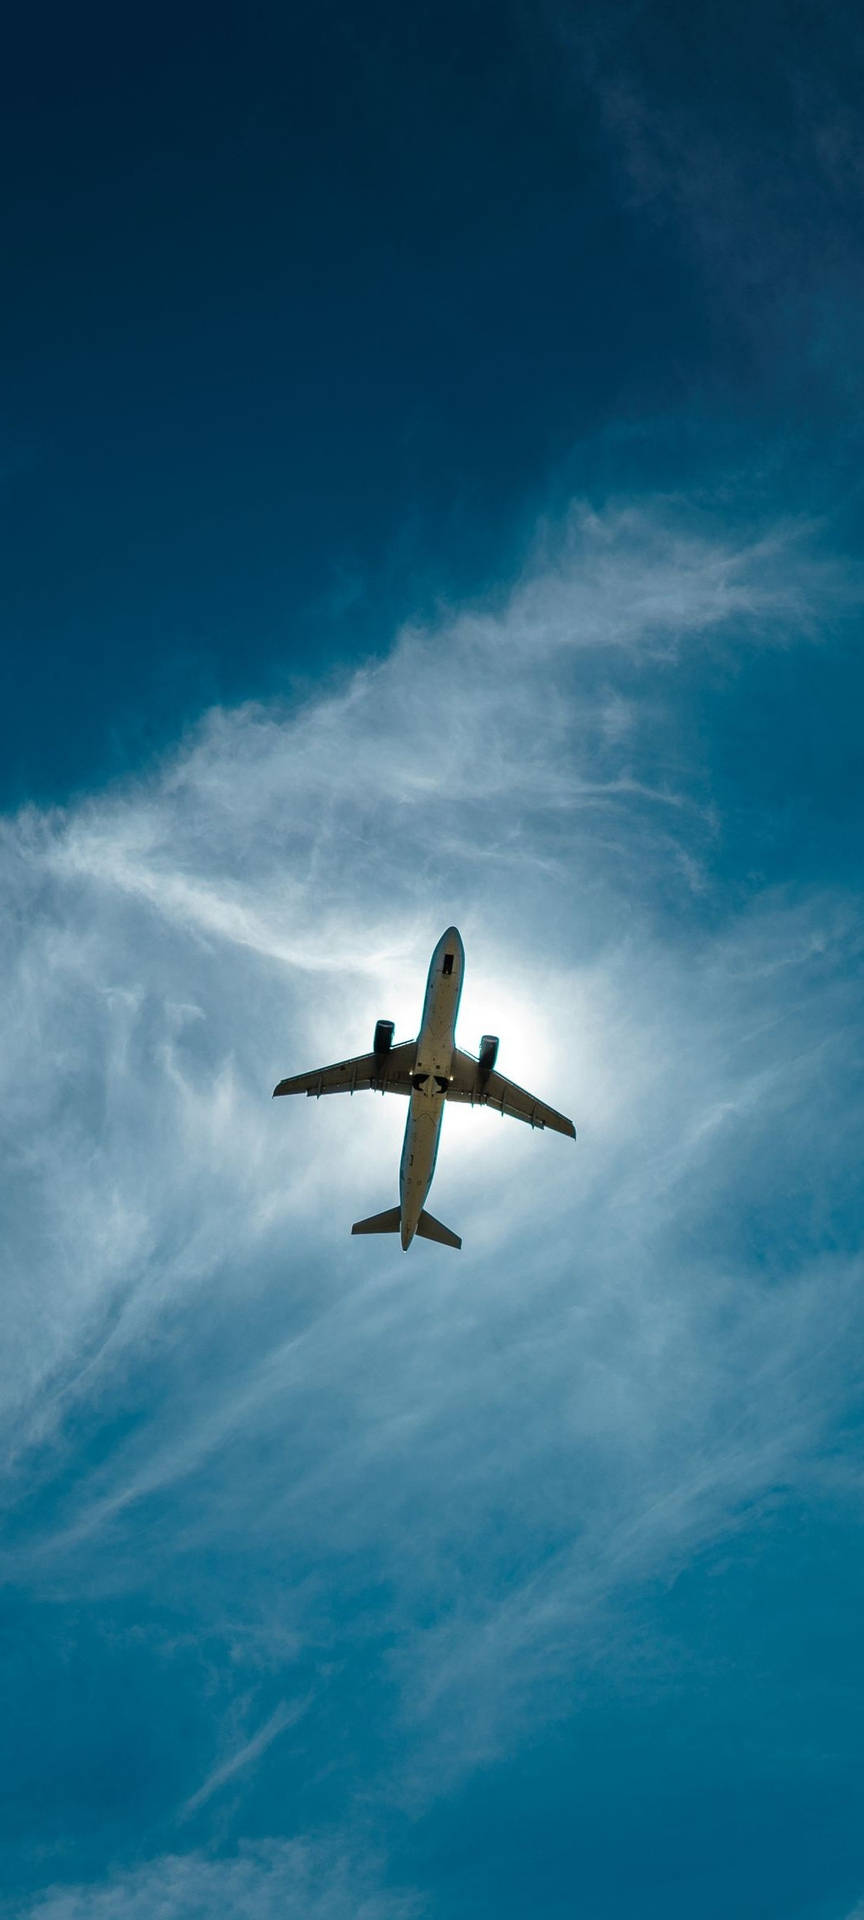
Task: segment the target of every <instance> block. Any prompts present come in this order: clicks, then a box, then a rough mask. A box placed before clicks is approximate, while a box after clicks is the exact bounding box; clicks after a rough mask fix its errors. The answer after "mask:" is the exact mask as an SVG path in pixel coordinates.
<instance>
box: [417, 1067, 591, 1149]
mask: <svg viewBox="0 0 864 1920" xmlns="http://www.w3.org/2000/svg"><path fill="white" fill-rule="evenodd" d="M445 1097H446V1098H447V1099H448V1100H461V1101H465V1102H467V1103H469V1104H470V1105H471V1106H472V1107H494V1108H495V1109H496V1111H497V1112H498V1113H509V1114H510V1115H511V1117H512V1118H513V1119H514V1120H525V1121H527V1123H528V1126H529V1127H550V1128H551V1129H552V1131H553V1132H555V1133H566V1134H569V1136H570V1138H571V1139H572V1140H575V1138H576V1128H575V1127H574V1125H573V1122H572V1120H568V1119H567V1118H566V1117H565V1115H564V1114H563V1113H556V1111H555V1108H554V1107H547V1106H546V1105H545V1104H544V1102H543V1101H542V1100H536V1099H535V1097H534V1095H533V1093H526V1092H525V1088H524V1087H517V1086H515V1085H514V1083H513V1081H512V1080H505V1078H504V1075H503V1073H495V1072H494V1071H493V1072H492V1073H482V1072H481V1070H480V1063H479V1061H478V1060H475V1059H473V1058H472V1056H471V1054H470V1053H462V1052H461V1051H460V1049H459V1048H458V1047H457V1049H456V1052H455V1053H454V1055H453V1078H452V1080H451V1082H450V1085H449V1087H448V1088H447V1093H446V1096H445Z"/></svg>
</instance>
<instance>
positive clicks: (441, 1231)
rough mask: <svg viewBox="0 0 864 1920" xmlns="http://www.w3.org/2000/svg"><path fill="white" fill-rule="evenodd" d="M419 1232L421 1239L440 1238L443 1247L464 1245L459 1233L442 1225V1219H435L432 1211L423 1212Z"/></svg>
mask: <svg viewBox="0 0 864 1920" xmlns="http://www.w3.org/2000/svg"><path fill="white" fill-rule="evenodd" d="M397 1212H398V1208H397ZM417 1232H418V1233H419V1235H420V1238H421V1240H440V1242H441V1245H442V1246H443V1247H461V1245H462V1242H461V1240H460V1238H459V1235H458V1233H451V1232H450V1228H449V1227H442V1225H441V1222H440V1220H433V1218H432V1215H431V1213H421V1215H420V1218H419V1220H418V1222H417Z"/></svg>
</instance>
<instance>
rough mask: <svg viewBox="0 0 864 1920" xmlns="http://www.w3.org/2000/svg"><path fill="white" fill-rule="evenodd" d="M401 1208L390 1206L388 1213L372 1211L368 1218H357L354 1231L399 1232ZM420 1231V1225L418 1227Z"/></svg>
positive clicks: (352, 1230)
mask: <svg viewBox="0 0 864 1920" xmlns="http://www.w3.org/2000/svg"><path fill="white" fill-rule="evenodd" d="M401 1217H402V1216H401V1209H400V1208H399V1207H388V1208H387V1212H386V1213H372V1214H370V1216H369V1219H368V1220H355V1222H354V1225H353V1227H352V1228H351V1232H352V1233H398V1232H399V1226H400V1222H401ZM417 1231H418V1233H419V1231H420V1229H419V1227H418V1229H417Z"/></svg>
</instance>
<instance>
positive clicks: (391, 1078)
mask: <svg viewBox="0 0 864 1920" xmlns="http://www.w3.org/2000/svg"><path fill="white" fill-rule="evenodd" d="M416 1057H417V1042H416V1040H405V1041H403V1043H402V1045H401V1046H399V1047H390V1048H389V1050H388V1051H387V1053H359V1054H358V1055H357V1058H356V1060H338V1061H337V1062H336V1065H335V1066H333V1067H316V1068H315V1069H314V1070H313V1072H312V1073H295V1075H294V1077H293V1079H291V1080H280V1082H279V1085H278V1087H274V1088H273V1097H274V1099H275V1097H276V1095H277V1093H307V1094H308V1095H309V1098H310V1100H311V1099H312V1097H313V1095H314V1096H315V1097H316V1098H318V1097H319V1096H320V1095H321V1094H322V1093H360V1092H361V1090H362V1089H363V1088H365V1087H373V1088H374V1090H375V1092H376V1093H410V1092H411V1072H412V1069H413V1066H414V1061H415V1059H416Z"/></svg>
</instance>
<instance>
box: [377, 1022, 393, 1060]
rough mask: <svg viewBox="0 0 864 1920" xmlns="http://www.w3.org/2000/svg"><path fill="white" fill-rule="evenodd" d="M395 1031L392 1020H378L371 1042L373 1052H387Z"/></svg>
mask: <svg viewBox="0 0 864 1920" xmlns="http://www.w3.org/2000/svg"><path fill="white" fill-rule="evenodd" d="M395 1031H396V1028H395V1022H394V1021H392V1020H379V1021H378V1025H377V1026H376V1028H375V1038H374V1040H373V1042H372V1051H373V1053H389V1052H390V1048H391V1047H392V1045H393V1035H394V1033H395Z"/></svg>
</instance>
